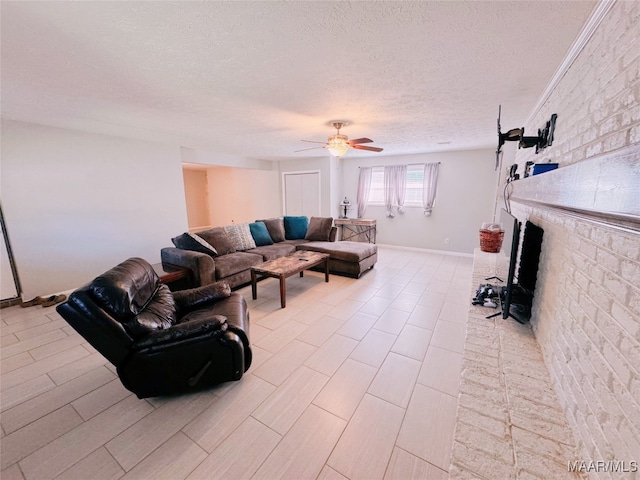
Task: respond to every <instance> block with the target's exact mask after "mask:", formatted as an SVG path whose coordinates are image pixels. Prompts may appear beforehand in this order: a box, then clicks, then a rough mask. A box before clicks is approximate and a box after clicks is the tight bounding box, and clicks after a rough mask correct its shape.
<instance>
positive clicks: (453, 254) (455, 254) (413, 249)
mask: <svg viewBox="0 0 640 480" xmlns="http://www.w3.org/2000/svg"><path fill="white" fill-rule="evenodd" d="M377 245H378V246H379V247H384V248H391V249H393V250H406V251H409V252H421V253H435V254H439V255H449V256H451V257H464V258H473V254H472V253H462V252H451V251H449V250H432V249H430V248H418V247H403V246H402V245H389V244H386V243H378V244H377Z"/></svg>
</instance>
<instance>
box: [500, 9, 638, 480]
mask: <svg viewBox="0 0 640 480" xmlns="http://www.w3.org/2000/svg"><path fill="white" fill-rule="evenodd" d="M552 113H557V114H558V120H557V127H556V131H555V140H554V143H553V145H552V146H551V147H548V148H547V149H545V150H544V151H542V153H540V154H538V155H535V153H534V151H533V150H534V149H528V150H518V152H517V154H516V161H517V162H518V164H519V169H518V170H519V171H520V172H522V171H523V167H524V164H525V162H526V161H534V162H542V161H544V160H547V159H549V160H551V161H552V162H558V163H559V164H560V168H562V167H565V166H567V165H570V164H575V163H578V162H582V161H585V160H587V159H589V158H591V157H595V156H598V155H600V154H604V153H607V152H614V151H617V150H619V149H621V148H623V147H627V146H631V145H636V144H638V143H640V2H626V1H617V2H615V3H614V4H613V6H612V7H611V9H610V10H609V11H608V13H607V14H606V15H605V16H604V18H603V19H602V21H601V23H600V24H599V26H598V27H597V29H596V30H595V32H594V34H593V35H592V37H591V38H590V39H589V41H588V42H587V43H586V44H585V46H584V48H583V49H582V51H581V53H580V54H579V55H578V56H577V58H576V60H575V62H574V63H573V64H572V65H571V66H570V68H569V69H568V71H567V72H566V74H565V75H564V76H563V77H562V78H561V80H560V81H559V83H558V84H557V86H556V87H555V88H554V89H553V91H552V92H551V94H550V96H549V97H548V99H547V100H546V101H545V102H544V104H543V105H542V107H541V108H540V110H539V111H538V112H536V113H535V114H534V116H533V119H532V121H531V122H530V124H527V125H525V127H526V130H528V131H535V130H537V128H540V127H542V126H544V124H545V122H546V121H547V120H548V119H549V118H550V116H551V114H552ZM505 168H508V166H505ZM611 168H612V169H615V168H616V163H615V161H612V162H611ZM503 174H504V172H503ZM542 175H547V174H542ZM548 175H550V176H549V177H548V178H549V180H550V181H551V179H552V178H553V176H552V175H551V174H548ZM524 181H525V182H526V180H524ZM638 181H639V182H640V176H639V178H638ZM515 188H516V189H517V188H518V187H517V182H515ZM500 191H501V189H500ZM611 194H612V195H615V194H616V192H615V191H612V192H611ZM632 200H633V199H632ZM635 202H637V204H638V205H637V211H638V212H640V199H638V198H636V199H635ZM497 203H498V204H501V203H502V202H501V199H500V201H499V202H497ZM511 206H512V210H513V213H514V214H515V215H516V216H517V217H518V218H519V219H520V220H522V221H524V220H525V219H530V220H531V221H532V222H533V223H535V224H537V225H539V226H541V227H542V228H543V229H544V240H543V245H542V255H541V259H540V266H539V273H538V283H537V287H536V294H535V299H534V308H533V316H532V326H533V328H534V331H535V334H536V338H537V340H538V342H539V344H540V346H541V349H542V351H543V355H544V358H545V362H546V364H547V367H548V368H549V370H550V373H551V376H552V379H553V381H554V383H555V390H556V393H557V394H558V396H559V399H560V402H561V404H562V406H563V409H564V411H565V413H566V414H567V417H568V420H569V423H570V424H571V426H572V429H573V431H574V434H575V436H576V440H577V442H578V447H579V448H580V451H581V458H579V459H577V460H581V461H587V462H589V461H594V462H596V461H619V462H626V466H627V468H629V466H630V462H634V461H635V462H640V234H634V233H628V232H623V231H619V230H617V229H615V228H612V227H607V226H602V225H599V224H596V223H594V222H591V221H588V220H584V219H580V218H575V217H572V216H569V215H567V214H565V213H562V212H559V211H557V210H553V209H548V208H543V207H540V206H532V205H525V204H522V203H516V202H511ZM567 460H574V459H567ZM589 473H592V474H593V475H594V476H595V475H596V473H597V472H595V471H593V470H592V471H590V472H589ZM600 473H602V470H600ZM633 475H634V474H632V477H631V478H635V477H633ZM603 478H605V477H604V474H603ZM606 478H609V477H606ZM625 478H626V477H625Z"/></svg>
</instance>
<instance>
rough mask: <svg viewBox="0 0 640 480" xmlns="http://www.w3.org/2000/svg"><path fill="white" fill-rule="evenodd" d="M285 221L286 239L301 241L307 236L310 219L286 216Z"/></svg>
mask: <svg viewBox="0 0 640 480" xmlns="http://www.w3.org/2000/svg"><path fill="white" fill-rule="evenodd" d="M283 220H284V238H286V239H287V240H301V239H303V238H304V236H305V235H306V234H307V228H308V227H309V219H308V218H307V217H303V216H299V217H293V216H285V217H284V218H283Z"/></svg>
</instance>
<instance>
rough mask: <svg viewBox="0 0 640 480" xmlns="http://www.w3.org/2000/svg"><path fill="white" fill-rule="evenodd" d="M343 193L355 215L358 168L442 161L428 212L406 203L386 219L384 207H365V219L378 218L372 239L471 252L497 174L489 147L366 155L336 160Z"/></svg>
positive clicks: (487, 215)
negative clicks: (431, 204) (368, 156)
mask: <svg viewBox="0 0 640 480" xmlns="http://www.w3.org/2000/svg"><path fill="white" fill-rule="evenodd" d="M341 162H342V164H341V169H342V173H343V180H342V182H343V195H342V197H344V196H345V195H346V196H347V197H348V198H349V200H350V201H351V203H352V205H353V207H352V210H351V211H349V212H348V214H347V216H348V217H354V218H355V217H356V216H357V208H356V198H357V191H358V176H359V174H360V170H359V168H358V167H365V166H378V165H397V164H410V163H430V162H441V164H440V169H439V175H438V189H437V196H436V204H435V207H434V209H433V213H432V214H431V216H429V217H425V216H424V214H423V209H422V208H418V207H405V213H404V214H397V215H396V216H395V218H386V215H385V214H386V209H385V207H384V206H372V205H370V206H368V207H367V210H366V213H365V215H364V216H365V218H370V219H376V221H377V227H378V232H377V243H381V244H388V245H398V246H405V247H413V248H425V249H432V250H445V251H451V252H458V253H467V254H471V253H473V249H474V248H475V247H477V246H478V245H479V237H478V230H479V229H480V226H481V225H482V223H483V222H488V221H491V220H492V219H493V208H494V203H495V188H496V175H497V173H496V172H495V171H494V167H495V152H494V151H493V150H468V151H458V152H440V153H426V154H420V155H399V156H385V157H370V158H349V157H345V158H342V159H341Z"/></svg>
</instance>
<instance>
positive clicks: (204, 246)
mask: <svg viewBox="0 0 640 480" xmlns="http://www.w3.org/2000/svg"><path fill="white" fill-rule="evenodd" d="M171 241H172V242H173V244H174V245H175V246H176V247H177V248H181V249H183V250H193V251H194V252H201V253H206V254H208V255H212V256H214V257H215V256H216V255H218V251H217V250H216V249H215V248H214V247H213V245H210V244H209V243H208V242H206V241H205V240H204V239H203V238H202V237H199V236H198V235H194V234H193V233H189V232H185V233H183V234H182V235H178V236H177V237H174V238H172V239H171Z"/></svg>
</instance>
